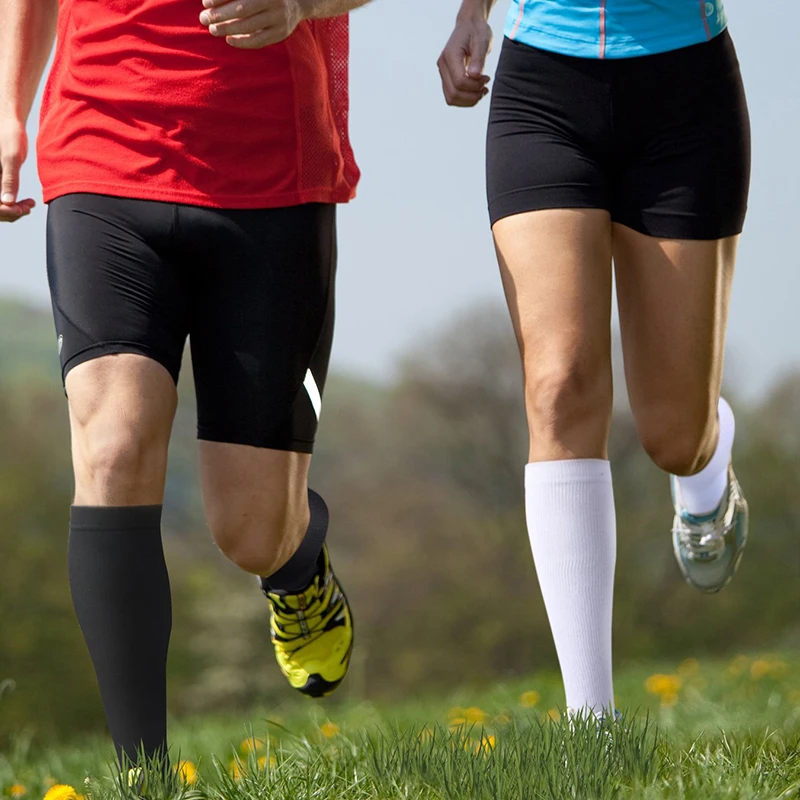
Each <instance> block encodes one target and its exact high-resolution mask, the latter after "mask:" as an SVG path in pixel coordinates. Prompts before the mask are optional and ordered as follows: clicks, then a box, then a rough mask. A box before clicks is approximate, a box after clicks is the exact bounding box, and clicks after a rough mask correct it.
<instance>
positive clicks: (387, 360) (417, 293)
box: [0, 0, 800, 396]
mask: <svg viewBox="0 0 800 800" xmlns="http://www.w3.org/2000/svg"><path fill="white" fill-rule="evenodd" d="M457 5H458V0H375V2H374V3H373V4H372V5H370V6H368V7H366V8H365V9H363V10H361V11H358V12H357V13H355V14H354V15H353V31H352V41H353V57H352V117H351V128H352V138H353V142H354V144H355V147H356V154H357V156H358V159H359V162H360V165H361V168H362V171H363V173H364V178H363V182H362V184H361V188H360V191H359V197H358V198H357V200H356V201H355V202H354V203H353V204H352V205H351V206H350V207H348V208H345V209H342V211H341V215H340V222H341V225H340V264H339V269H340V272H339V294H338V296H339V308H338V330H337V338H336V345H335V351H334V367H335V368H339V369H347V370H350V371H355V372H358V373H362V374H365V375H367V376H372V377H388V376H389V375H391V373H392V370H393V368H394V366H395V364H396V360H397V356H398V355H399V354H400V353H401V352H402V351H403V349H404V348H405V347H407V346H408V345H409V344H410V343H411V342H414V341H419V339H420V338H421V337H422V336H425V335H429V334H430V333H431V332H433V331H435V329H436V328H437V327H438V326H440V325H441V324H443V323H444V322H446V321H447V319H448V318H449V317H451V316H452V315H453V314H454V313H455V312H457V311H459V310H460V309H462V308H463V307H465V306H468V305H469V304H470V303H473V302H476V301H479V300H486V299H497V300H498V301H500V300H501V297H502V295H501V291H500V282H499V278H498V277H497V269H496V265H495V261H494V254H493V249H492V244H491V237H490V234H489V227H488V221H487V216H486V211H485V200H484V185H483V175H484V166H483V163H484V156H483V142H484V134H485V125H486V115H487V111H488V102H486V101H484V103H483V104H482V106H481V107H480V108H478V109H473V110H462V109H450V108H448V107H447V106H445V104H444V101H443V100H442V97H441V90H440V87H439V78H438V72H437V70H436V64H435V62H436V59H437V57H438V54H439V52H440V50H441V48H442V46H443V45H444V43H445V41H446V40H447V38H448V36H449V34H450V31H451V29H452V23H453V20H454V18H455V14H456V11H457ZM726 6H727V9H728V16H729V19H730V30H731V33H732V35H733V37H734V41H735V42H736V45H737V48H738V51H739V57H740V61H741V63H742V69H743V73H744V79H745V84H746V86H747V91H748V100H749V104H750V112H751V115H752V123H753V145H754V161H753V184H752V192H751V198H750V215H749V218H748V223H747V228H746V230H745V235H744V237H743V240H742V245H741V248H740V258H739V270H738V275H737V281H736V285H735V289H734V297H733V307H732V312H731V321H730V328H729V345H730V352H731V355H732V356H733V359H732V361H731V363H730V367H731V374H730V377H732V378H733V379H734V380H735V382H736V384H737V386H738V387H739V388H740V390H741V391H742V392H743V393H745V394H747V395H751V396H752V395H756V394H758V393H760V392H761V391H763V390H764V389H765V388H767V387H768V386H769V384H770V383H771V382H772V381H774V380H775V379H776V378H777V377H778V376H779V375H780V374H781V373H782V372H784V371H785V370H787V369H788V368H789V367H791V366H795V367H797V366H800V335H798V334H799V333H800V323H798V321H797V319H798V305H800V304H799V303H798V298H800V269H798V266H799V264H798V261H799V260H798V256H797V251H796V248H795V246H794V233H795V232H796V231H795V226H796V225H797V224H798V222H797V218H796V213H797V211H798V208H799V207H800V146H799V145H798V141H800V140H799V139H798V133H797V131H798V130H800V90H798V86H800V56H798V51H797V37H798V31H800V3H798V2H797V0H770V2H769V3H766V2H764V0H756V1H755V2H753V1H752V0H751V2H747V0H727V2H726ZM506 8H507V4H506V2H505V0H499V3H498V6H497V8H496V9H495V13H494V16H493V22H494V28H495V38H496V46H495V52H494V54H493V57H492V59H491V60H490V64H489V66H490V72H493V71H494V64H495V61H496V57H497V53H498V51H499V49H500V47H499V45H500V41H501V35H502V25H503V19H504V16H505V12H506ZM37 116H38V105H37V107H36V108H35V109H34V112H33V114H32V116H31V124H30V126H29V132H30V135H31V137H32V139H33V138H35V134H36V118H37ZM33 165H34V157H33V153H32V154H31V158H30V159H29V162H28V164H27V166H26V169H25V171H24V173H23V193H24V195H25V196H28V195H33V196H34V197H36V198H40V189H39V185H38V181H37V179H36V173H35V168H34V166H33ZM44 221H45V213H44V208H43V207H42V206H40V207H39V208H37V209H36V211H35V213H34V215H32V217H30V218H28V219H26V220H23V221H22V222H20V223H18V224H16V225H13V226H3V227H1V228H0V293H4V294H13V295H17V296H21V297H24V298H29V299H32V300H34V301H35V302H38V303H42V304H45V303H47V302H48V301H47V284H46V279H45V267H44Z"/></svg>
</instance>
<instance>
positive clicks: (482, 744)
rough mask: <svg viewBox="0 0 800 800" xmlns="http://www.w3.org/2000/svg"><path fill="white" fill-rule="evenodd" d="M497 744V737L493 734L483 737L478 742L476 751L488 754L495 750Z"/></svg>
mask: <svg viewBox="0 0 800 800" xmlns="http://www.w3.org/2000/svg"><path fill="white" fill-rule="evenodd" d="M496 746H497V739H496V738H495V737H494V736H492V735H491V734H489V735H487V736H483V737H481V740H480V741H479V742H477V743H476V746H475V752H476V753H478V754H480V753H483V755H488V754H489V752H490V751H492V750H494V748H495V747H496Z"/></svg>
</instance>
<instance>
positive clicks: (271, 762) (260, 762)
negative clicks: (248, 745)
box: [258, 753, 278, 769]
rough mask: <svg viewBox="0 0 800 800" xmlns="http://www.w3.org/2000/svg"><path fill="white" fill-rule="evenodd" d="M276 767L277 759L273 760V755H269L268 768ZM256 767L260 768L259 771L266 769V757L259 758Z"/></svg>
mask: <svg viewBox="0 0 800 800" xmlns="http://www.w3.org/2000/svg"><path fill="white" fill-rule="evenodd" d="M277 765H278V759H277V758H275V755H274V754H273V753H270V756H269V766H270V767H275V766H277ZM258 766H259V767H261V769H266V768H267V757H266V756H261V758H259V759H258Z"/></svg>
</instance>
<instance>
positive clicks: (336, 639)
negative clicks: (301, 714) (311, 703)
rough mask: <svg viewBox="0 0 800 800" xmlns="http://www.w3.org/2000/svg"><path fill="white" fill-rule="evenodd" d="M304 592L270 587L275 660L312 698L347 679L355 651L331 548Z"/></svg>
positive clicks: (268, 596)
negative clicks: (289, 591)
mask: <svg viewBox="0 0 800 800" xmlns="http://www.w3.org/2000/svg"><path fill="white" fill-rule="evenodd" d="M318 564H319V569H318V570H317V574H316V575H315V576H314V580H313V581H312V582H311V585H310V586H309V587H308V588H307V589H305V590H304V591H302V592H299V593H297V594H289V593H288V592H283V591H265V592H264V594H265V595H266V596H267V599H268V600H269V603H270V609H271V613H270V631H271V634H272V644H273V645H274V647H275V658H276V659H277V661H278V666H279V667H280V668H281V672H282V673H283V674H284V675H285V676H286V678H287V679H288V681H289V683H290V684H291V685H292V686H293V687H294V688H295V689H297V690H298V691H299V692H302V693H303V694H304V695H306V696H307V697H325V696H326V695H329V694H330V693H331V692H333V690H334V689H336V687H337V686H338V685H339V684H340V683H341V682H342V681H343V680H344V676H345V675H346V674H347V668H348V667H349V666H350V654H351V653H352V651H353V618H352V615H351V613H350V606H349V605H348V602H347V598H346V597H345V594H344V592H343V591H342V587H341V586H340V585H339V581H337V580H336V576H335V575H334V574H333V570H332V569H331V561H330V558H329V556H328V548H327V546H325V547H323V548H322V552H321V553H320V556H319V562H318Z"/></svg>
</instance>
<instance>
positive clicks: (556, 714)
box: [547, 708, 561, 722]
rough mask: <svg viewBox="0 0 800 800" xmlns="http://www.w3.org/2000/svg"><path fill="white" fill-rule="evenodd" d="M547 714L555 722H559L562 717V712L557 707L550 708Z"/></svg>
mask: <svg viewBox="0 0 800 800" xmlns="http://www.w3.org/2000/svg"><path fill="white" fill-rule="evenodd" d="M547 716H548V718H549V719H551V720H552V721H553V722H558V721H559V720H560V719H561V712H560V711H559V710H558V709H557V708H550V709H548V711H547Z"/></svg>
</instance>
